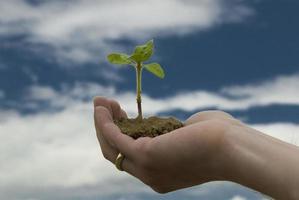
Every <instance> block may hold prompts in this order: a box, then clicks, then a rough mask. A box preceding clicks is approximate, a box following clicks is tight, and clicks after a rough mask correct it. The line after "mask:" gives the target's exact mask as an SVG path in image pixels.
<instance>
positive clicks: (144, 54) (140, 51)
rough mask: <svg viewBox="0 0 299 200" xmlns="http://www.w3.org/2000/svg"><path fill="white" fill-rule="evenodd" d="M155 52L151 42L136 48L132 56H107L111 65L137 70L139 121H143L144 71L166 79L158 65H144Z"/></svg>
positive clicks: (115, 54)
mask: <svg viewBox="0 0 299 200" xmlns="http://www.w3.org/2000/svg"><path fill="white" fill-rule="evenodd" d="M153 52H154V41H153V40H150V41H148V42H147V43H146V44H144V45H139V46H136V47H135V50H134V52H133V53H132V54H131V55H127V54H123V53H112V54H109V55H108V56H107V59H108V61H109V62H110V63H112V64H116V65H132V66H133V67H135V70H136V96H137V97H136V100H137V108H138V116H137V119H139V120H142V119H143V116H142V108H141V79H142V70H143V69H146V70H147V71H149V72H151V73H153V74H154V75H156V76H157V77H159V78H164V76H165V75H164V70H163V68H162V67H161V66H160V64H158V63H149V64H144V62H145V61H148V60H149V59H150V57H151V56H152V55H153Z"/></svg>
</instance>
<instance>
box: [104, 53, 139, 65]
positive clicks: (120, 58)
mask: <svg viewBox="0 0 299 200" xmlns="http://www.w3.org/2000/svg"><path fill="white" fill-rule="evenodd" d="M107 59H108V61H109V62H110V63H112V64H117V65H126V64H132V63H133V62H132V60H131V59H130V56H129V55H127V54H123V53H112V54H109V55H108V56H107Z"/></svg>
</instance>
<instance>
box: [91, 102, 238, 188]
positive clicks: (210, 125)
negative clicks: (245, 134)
mask: <svg viewBox="0 0 299 200" xmlns="http://www.w3.org/2000/svg"><path fill="white" fill-rule="evenodd" d="M94 108H95V114H94V117H95V127H96V132H97V137H98V140H99V143H100V146H101V149H102V153H103V155H104V157H105V158H106V159H108V160H109V161H111V162H112V163H114V162H115V159H116V157H117V155H118V153H119V152H121V153H122V154H123V155H124V156H125V159H124V161H123V163H122V167H123V169H124V170H125V171H126V172H128V173H129V174H131V175H133V176H135V177H136V178H138V179H139V180H141V181H142V182H144V183H145V184H147V185H149V186H150V187H151V188H152V189H153V190H155V191H157V192H159V193H166V192H170V191H174V190H177V189H181V188H186V187H190V186H194V185H198V184H201V183H205V182H209V181H214V180H223V176H224V173H226V172H225V170H226V166H227V163H226V162H227V161H226V159H225V156H224V155H225V154H224V153H223V152H224V151H225V148H224V145H223V139H224V137H225V134H226V132H227V131H229V130H230V128H231V127H233V126H242V123H241V122H239V121H238V120H236V119H234V118H233V117H232V116H231V115H229V114H227V113H224V112H221V111H205V112H199V113H196V114H194V115H193V116H191V117H190V118H189V119H188V120H186V122H185V126H184V127H183V128H180V129H177V130H174V131H172V132H170V133H167V134H164V135H161V136H158V137H155V138H149V137H143V138H139V139H137V140H134V139H132V138H131V137H129V136H127V135H125V134H122V133H121V131H120V129H119V128H118V127H117V126H116V125H115V124H114V122H113V120H114V119H119V118H121V117H127V115H126V113H125V111H123V110H122V109H121V107H120V105H119V104H118V103H117V102H116V101H114V100H109V99H107V98H104V97H96V98H95V99H94Z"/></svg>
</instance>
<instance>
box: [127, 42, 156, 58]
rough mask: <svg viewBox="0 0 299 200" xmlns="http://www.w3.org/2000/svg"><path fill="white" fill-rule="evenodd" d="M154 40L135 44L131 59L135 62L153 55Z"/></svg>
mask: <svg viewBox="0 0 299 200" xmlns="http://www.w3.org/2000/svg"><path fill="white" fill-rule="evenodd" d="M153 50H154V40H150V41H148V42H147V43H146V44H144V45H140V46H136V47H135V50H134V52H133V54H132V55H131V57H130V58H131V59H132V60H134V61H135V62H144V61H146V60H148V59H149V58H150V57H151V56H152V55H153Z"/></svg>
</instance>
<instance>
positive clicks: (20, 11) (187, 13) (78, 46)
mask: <svg viewBox="0 0 299 200" xmlns="http://www.w3.org/2000/svg"><path fill="white" fill-rule="evenodd" d="M252 14H253V11H252V9H250V8H248V7H247V6H246V5H245V4H244V1H238V0H226V1H221V0H198V1H194V0H163V1H159V0H150V1H138V0H128V1H126V2H125V3H124V2H123V1H120V0H110V1H103V0H73V1H43V2H42V3H39V4H38V5H32V4H30V3H28V1H25V0H10V1H0V35H4V36H7V35H19V34H24V35H26V40H27V41H30V42H33V43H36V44H46V45H49V46H50V47H52V48H54V49H53V52H56V54H55V55H56V56H57V58H58V59H69V60H73V61H78V62H86V61H95V60H94V59H95V58H98V57H99V56H98V55H99V54H101V53H102V54H103V53H105V51H106V50H107V49H108V50H109V51H110V49H111V48H112V47H113V45H112V44H113V43H111V41H114V40H115V39H120V38H129V39H133V40H136V39H137V40H141V39H142V40H144V39H148V38H153V37H157V36H159V37H160V36H163V35H184V34H186V33H190V32H194V31H200V30H206V29H209V28H211V27H213V26H215V25H219V24H223V23H235V22H240V21H242V20H243V19H244V18H246V17H248V16H250V15H252ZM109 41H110V42H109ZM120 48H121V47H113V49H120Z"/></svg>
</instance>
